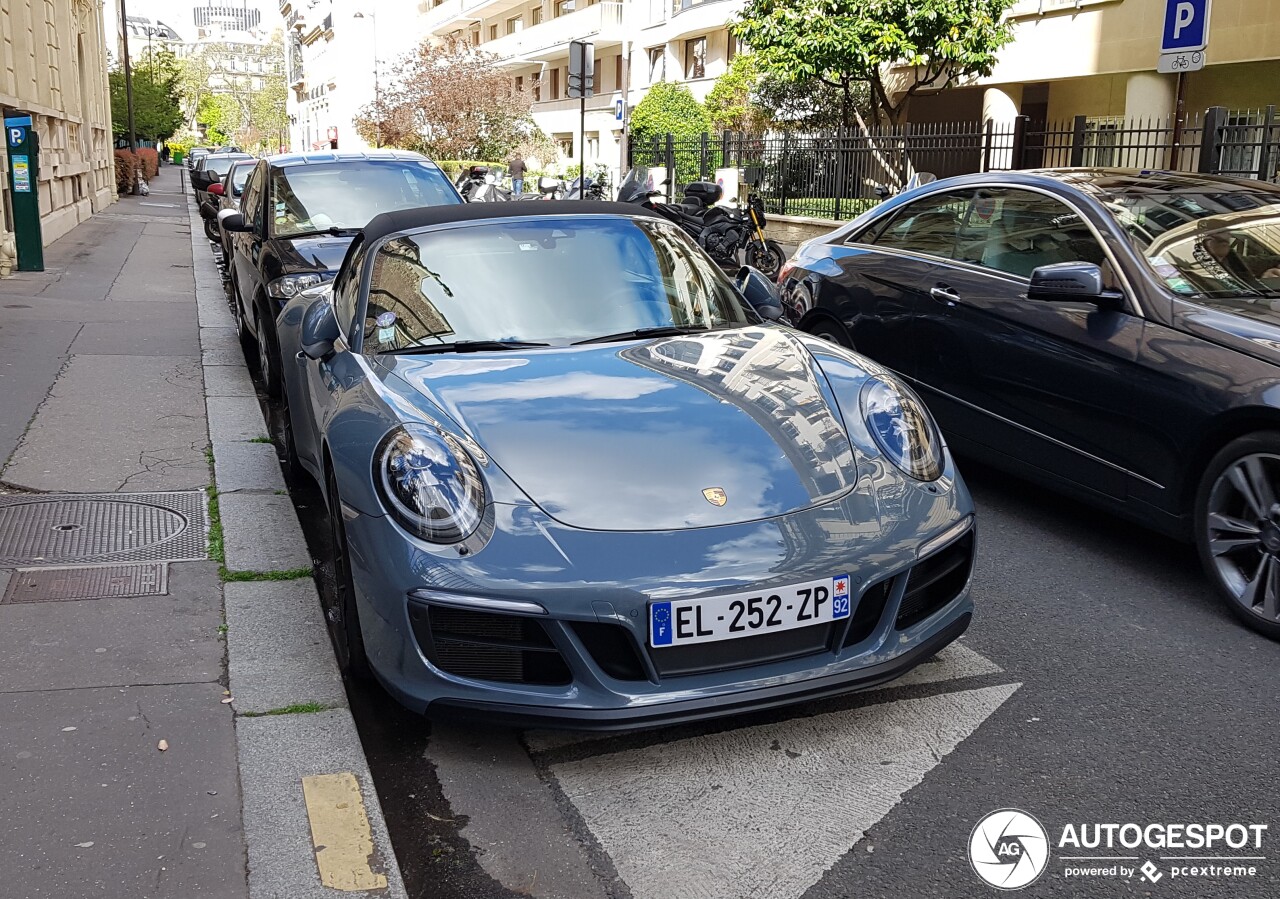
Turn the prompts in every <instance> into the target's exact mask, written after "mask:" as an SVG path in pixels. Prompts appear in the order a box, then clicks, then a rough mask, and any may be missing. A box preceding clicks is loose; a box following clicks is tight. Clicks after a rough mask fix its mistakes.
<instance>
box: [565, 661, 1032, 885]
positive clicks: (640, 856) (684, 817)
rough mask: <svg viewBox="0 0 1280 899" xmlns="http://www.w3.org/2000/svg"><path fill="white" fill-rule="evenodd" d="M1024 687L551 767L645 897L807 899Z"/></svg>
mask: <svg viewBox="0 0 1280 899" xmlns="http://www.w3.org/2000/svg"><path fill="white" fill-rule="evenodd" d="M1019 686H1021V685H1020V684H1005V685H1001V686H995V687H983V688H980V689H976V690H966V691H960V692H955V693H942V694H939V695H936V696H926V697H922V698H918V699H903V700H899V701H897V702H888V703H884V704H882V705H877V706H869V707H863V708H857V709H848V710H844V711H839V712H830V713H827V714H825V715H818V716H815V717H813V718H798V719H792V720H789V721H781V722H777V723H773V724H767V725H761V726H758V727H751V728H744V729H739V730H733V731H725V732H721V733H715V734H706V735H703V736H698V737H691V738H688V739H684V740H678V741H675V742H671V743H664V744H657V745H653V746H646V747H642V748H639V749H630V750H624V751H622V752H617V753H611V754H607V755H600V756H592V757H590V758H586V759H583V760H580V761H575V762H566V763H564V764H559V765H553V766H552V772H553V773H554V775H555V777H556V780H557V781H558V782H559V784H560V787H561V789H562V790H563V792H564V794H565V796H566V797H567V798H568V799H569V801H570V802H572V803H573V804H574V806H575V807H576V808H577V809H578V812H579V814H580V815H581V816H582V819H583V822H584V823H585V824H586V825H587V827H588V828H589V829H590V831H591V833H592V834H593V835H594V836H595V838H596V840H598V841H599V843H600V846H601V847H602V848H603V849H604V850H605V851H606V852H607V853H608V854H609V857H610V858H611V859H612V860H613V863H614V866H615V868H616V869H617V871H618V874H619V875H620V876H621V878H622V880H623V881H624V882H625V883H626V884H627V886H628V887H629V888H630V890H631V895H632V896H633V897H635V899H702V897H708V896H715V897H717V899H753V897H759V896H768V897H770V899H796V897H799V896H801V895H803V894H804V893H805V892H806V891H807V890H808V889H809V888H810V887H812V886H813V885H814V884H815V883H817V882H818V881H819V880H821V878H822V876H823V873H824V872H825V871H827V870H828V869H829V868H830V867H831V866H832V865H833V864H835V863H836V862H837V861H839V859H840V858H841V857H843V856H844V855H845V854H846V853H847V852H848V851H849V850H850V849H851V848H853V846H854V845H856V844H857V843H858V842H859V841H860V840H861V839H862V837H863V835H864V834H865V833H866V832H867V830H869V829H870V828H871V827H872V826H874V825H875V824H876V823H877V822H878V821H880V820H881V819H882V818H884V816H885V815H887V814H889V812H890V811H891V810H892V809H893V807H894V806H896V805H897V804H898V803H899V802H901V801H902V798H903V796H904V795H905V794H906V793H907V792H908V791H909V790H911V789H912V788H914V787H915V786H917V785H918V784H919V783H920V782H921V781H922V780H923V779H924V777H925V775H926V774H927V773H928V772H929V771H930V770H931V769H932V768H934V766H936V765H938V764H939V763H940V762H941V761H942V759H943V757H944V756H945V755H947V754H948V753H949V752H951V751H952V750H953V749H955V748H956V747H957V746H958V745H959V744H960V743H961V742H963V741H964V740H965V739H966V738H968V737H969V736H970V735H971V734H972V733H973V732H974V731H975V730H976V729H977V728H978V727H979V726H980V725H981V724H982V722H983V721H985V720H986V719H987V718H988V717H989V716H990V715H991V714H992V713H994V712H995V711H996V710H997V709H998V708H999V707H1000V706H1001V704H1002V703H1003V702H1004V701H1005V700H1007V699H1008V698H1009V697H1010V696H1012V695H1013V693H1014V692H1015V691H1016V690H1017V689H1018V687H1019ZM762 853H763V854H764V856H767V858H768V860H769V862H768V864H761V863H760V859H761V858H762ZM709 860H714V863H710V862H709Z"/></svg>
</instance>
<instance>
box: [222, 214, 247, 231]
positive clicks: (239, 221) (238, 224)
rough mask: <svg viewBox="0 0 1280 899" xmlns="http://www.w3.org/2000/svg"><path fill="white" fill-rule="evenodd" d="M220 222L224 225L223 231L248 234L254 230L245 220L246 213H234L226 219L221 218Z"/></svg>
mask: <svg viewBox="0 0 1280 899" xmlns="http://www.w3.org/2000/svg"><path fill="white" fill-rule="evenodd" d="M219 221H220V222H221V223H222V230H223V231H233V232H239V233H241V234H247V233H248V232H250V231H252V230H253V226H252V225H250V224H249V223H248V222H246V221H245V220H244V213H242V212H233V213H231V214H230V215H228V216H227V217H226V218H220V219H219Z"/></svg>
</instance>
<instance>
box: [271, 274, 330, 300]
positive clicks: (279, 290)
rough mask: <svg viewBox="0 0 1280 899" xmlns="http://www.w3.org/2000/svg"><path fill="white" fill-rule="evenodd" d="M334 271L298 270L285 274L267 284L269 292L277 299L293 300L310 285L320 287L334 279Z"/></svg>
mask: <svg viewBox="0 0 1280 899" xmlns="http://www.w3.org/2000/svg"><path fill="white" fill-rule="evenodd" d="M333 275H334V273H333V272H298V273H297V274H293V275H283V276H281V277H279V278H276V279H275V280H274V281H272V282H271V283H270V284H268V285H267V294H268V295H269V296H273V297H275V298H276V299H277V300H291V299H293V298H294V297H296V296H297V295H298V294H300V293H301V292H302V291H304V290H306V289H308V288H310V287H319V286H320V285H321V284H324V283H325V282H326V281H332V280H333Z"/></svg>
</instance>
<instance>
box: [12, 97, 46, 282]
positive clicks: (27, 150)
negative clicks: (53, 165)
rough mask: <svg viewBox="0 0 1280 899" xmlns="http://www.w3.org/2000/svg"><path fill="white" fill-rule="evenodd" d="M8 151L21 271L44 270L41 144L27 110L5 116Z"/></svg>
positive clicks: (16, 240)
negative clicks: (41, 217) (41, 226)
mask: <svg viewBox="0 0 1280 899" xmlns="http://www.w3.org/2000/svg"><path fill="white" fill-rule="evenodd" d="M4 135H5V141H4V143H5V149H6V151H7V152H8V154H9V206H10V208H11V209H12V210H13V234H14V242H15V243H16V244H17V245H18V271H20V272H42V271H44V237H43V235H42V234H41V231H40V145H39V141H38V140H37V138H36V130H35V124H34V123H33V122H32V120H31V116H30V115H28V114H26V113H24V112H7V113H6V114H5V117H4Z"/></svg>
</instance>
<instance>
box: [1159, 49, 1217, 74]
mask: <svg viewBox="0 0 1280 899" xmlns="http://www.w3.org/2000/svg"><path fill="white" fill-rule="evenodd" d="M1204 55H1205V54H1204V51H1203V50H1191V51H1189V52H1187V53H1161V54H1160V59H1159V60H1158V61H1157V62H1156V71H1157V72H1160V73H1161V74H1164V75H1168V74H1171V73H1176V74H1182V73H1183V72H1198V71H1200V70H1201V69H1203V68H1204Z"/></svg>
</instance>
